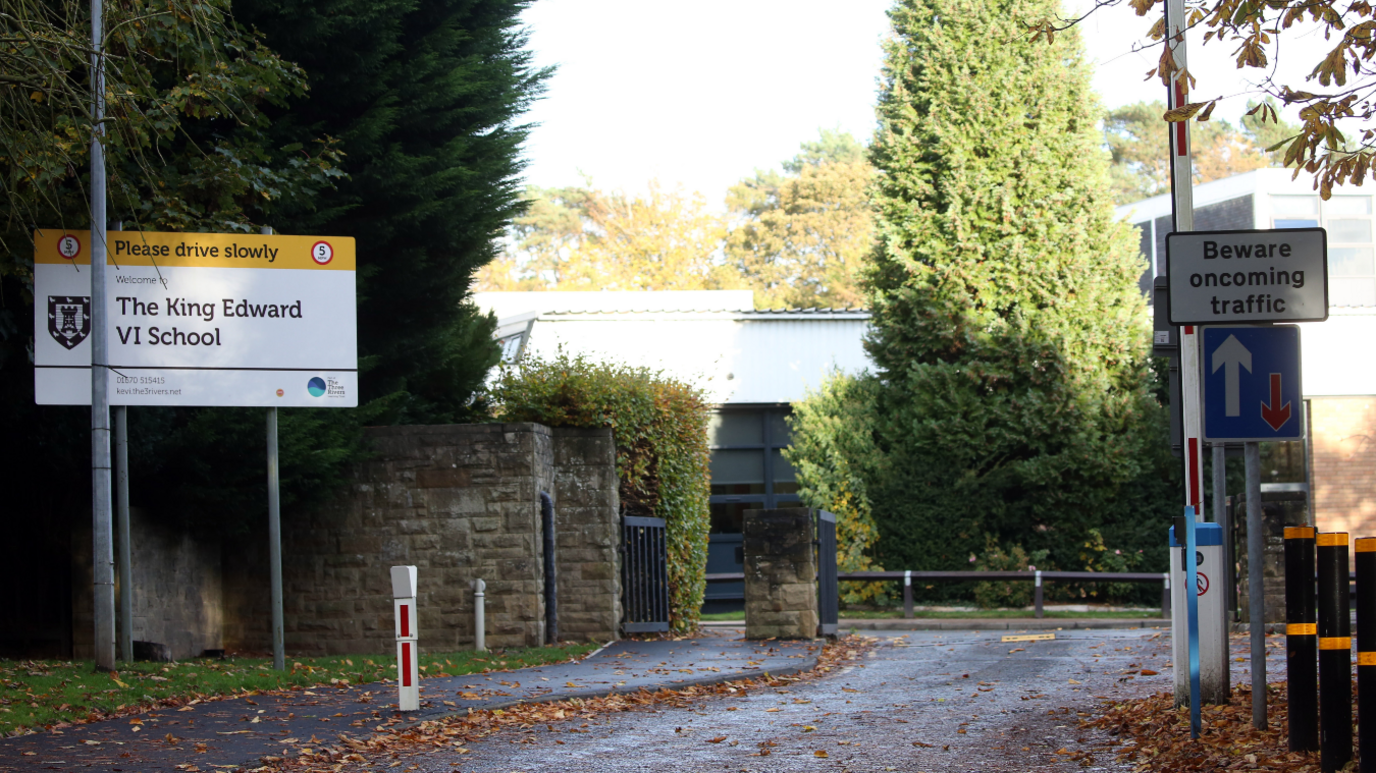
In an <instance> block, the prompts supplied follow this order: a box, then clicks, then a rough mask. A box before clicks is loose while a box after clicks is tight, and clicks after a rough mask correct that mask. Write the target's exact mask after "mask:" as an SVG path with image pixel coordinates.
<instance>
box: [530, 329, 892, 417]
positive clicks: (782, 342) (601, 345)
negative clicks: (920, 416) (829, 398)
mask: <svg viewBox="0 0 1376 773" xmlns="http://www.w3.org/2000/svg"><path fill="white" fill-rule="evenodd" d="M868 320H869V313H868V312H867V311H864V310H860V309H853V310H826V309H819V310H813V309H807V310H801V309H794V310H778V311H749V312H710V311H709V312H640V313H635V312H631V313H627V312H606V313H577V314H561V313H555V314H542V315H540V317H539V319H537V321H536V322H535V324H534V326H533V327H532V328H531V330H530V334H529V335H530V339H529V341H528V342H527V344H526V349H525V350H526V351H527V352H531V353H534V354H536V355H540V356H547V357H548V356H553V355H555V354H556V353H558V352H559V351H560V350H561V349H562V351H564V352H567V353H570V354H584V355H587V356H589V357H592V358H595V359H599V360H606V361H612V362H621V363H626V364H628V365H637V366H645V367H649V368H653V369H656V370H662V371H664V372H665V373H667V374H670V375H673V376H675V377H676V378H679V379H681V380H684V381H687V382H689V383H693V384H696V385H697V386H699V387H701V388H702V389H703V390H704V391H705V392H706V393H707V396H708V399H709V400H710V401H711V402H714V403H724V404H730V403H737V404H739V403H791V402H795V401H797V400H801V399H802V398H803V397H804V396H805V395H806V394H807V392H808V390H810V389H816V388H817V387H818V386H819V385H821V383H822V382H823V380H825V379H826V378H827V376H829V375H830V374H831V373H832V372H834V371H837V370H840V371H845V372H850V373H855V372H859V371H861V370H865V369H867V368H870V367H872V365H871V363H870V361H869V358H868V357H867V356H866V354H865V351H864V345H863V339H864V335H865V333H866V332H867V330H868V329H869V321H868Z"/></svg>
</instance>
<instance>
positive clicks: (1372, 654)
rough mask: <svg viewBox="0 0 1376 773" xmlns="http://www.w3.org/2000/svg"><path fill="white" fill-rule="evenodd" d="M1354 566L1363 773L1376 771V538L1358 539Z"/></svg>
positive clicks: (1358, 699)
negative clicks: (1355, 573)
mask: <svg viewBox="0 0 1376 773" xmlns="http://www.w3.org/2000/svg"><path fill="white" fill-rule="evenodd" d="M1353 547H1354V549H1355V552H1356V555H1355V556H1353V557H1352V563H1354V564H1355V565H1356V566H1355V567H1354V568H1355V569H1356V570H1357V750H1358V751H1359V752H1361V754H1362V761H1361V770H1362V773H1373V771H1376V538H1372V537H1358V538H1357V540H1356V541H1355V543H1354V545H1353Z"/></svg>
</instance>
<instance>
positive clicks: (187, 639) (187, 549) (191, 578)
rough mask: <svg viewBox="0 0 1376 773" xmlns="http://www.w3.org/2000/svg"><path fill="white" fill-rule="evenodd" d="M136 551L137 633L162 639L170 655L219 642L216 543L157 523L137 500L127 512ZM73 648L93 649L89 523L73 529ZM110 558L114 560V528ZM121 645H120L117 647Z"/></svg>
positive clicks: (83, 654)
mask: <svg viewBox="0 0 1376 773" xmlns="http://www.w3.org/2000/svg"><path fill="white" fill-rule="evenodd" d="M129 532H130V536H131V539H130V546H131V549H132V552H133V555H132V556H131V560H130V568H131V571H132V573H133V583H132V587H133V598H132V599H131V602H132V606H133V613H134V614H133V631H134V641H142V642H154V643H157V644H162V645H164V646H165V647H167V652H168V654H170V655H171V657H172V658H173V659H174V660H185V659H187V658H194V657H199V656H200V655H201V653H203V652H204V651H206V650H214V649H220V648H221V647H222V644H221V642H222V632H223V616H222V606H221V598H222V596H221V573H220V544H219V542H218V541H217V540H213V539H209V538H205V537H201V538H195V537H192V536H191V535H190V534H187V533H186V532H184V531H182V530H180V529H177V528H175V527H172V526H168V525H165V524H162V523H158V522H157V521H155V520H153V519H152V518H150V517H149V516H148V514H146V513H144V512H143V511H142V510H140V509H138V508H131V509H130V513H129ZM72 548H73V551H72V552H73V557H74V560H73V562H72V568H73V571H74V577H73V582H72V590H73V599H72V609H73V615H72V617H73V621H74V625H73V629H72V650H73V653H72V656H73V657H77V658H90V657H93V656H94V654H95V649H94V643H93V642H94V637H95V630H94V619H93V612H92V607H93V601H92V592H91V528H90V526H89V524H87V525H85V526H84V528H80V529H75V530H74V531H73V545H72ZM115 561H116V564H118V561H119V552H118V534H116V553H115ZM115 593H116V596H115V599H116V601H115V609H116V617H117V620H116V628H115V632H116V642H118V641H119V639H118V634H119V625H118V614H119V600H118V599H119V595H118V594H119V573H118V571H116V574H115ZM117 652H118V650H117Z"/></svg>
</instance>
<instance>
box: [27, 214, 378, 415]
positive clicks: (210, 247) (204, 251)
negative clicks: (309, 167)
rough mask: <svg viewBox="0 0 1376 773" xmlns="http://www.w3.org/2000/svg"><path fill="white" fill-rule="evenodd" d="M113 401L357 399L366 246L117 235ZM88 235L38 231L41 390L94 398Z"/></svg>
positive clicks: (59, 401) (85, 401)
mask: <svg viewBox="0 0 1376 773" xmlns="http://www.w3.org/2000/svg"><path fill="white" fill-rule="evenodd" d="M105 236H106V239H107V242H106V252H107V255H108V266H109V268H108V269H107V271H108V273H107V274H106V276H107V280H106V309H107V313H108V315H109V316H108V319H107V330H108V334H107V335H108V339H109V357H110V363H109V365H110V370H109V373H110V386H109V394H110V403H111V404H112V405H165V406H258V407H271V406H279V407H318V408H352V407H356V406H357V405H358V341H357V329H358V326H357V315H356V307H355V289H354V273H355V255H354V240H353V239H352V238H347V237H317V236H281V235H270V236H266V235H265V236H260V235H256V234H199V233H159V232H147V231H144V232H138V231H109V232H107V233H106V234H105ZM91 238H92V235H91V234H90V233H89V232H86V231H61V230H46V231H38V232H36V233H35V234H34V245H35V253H34V396H35V401H36V402H37V403H39V404H40V405H90V403H91V342H90V334H91V272H90V256H91V250H90V244H91V242H90V240H91Z"/></svg>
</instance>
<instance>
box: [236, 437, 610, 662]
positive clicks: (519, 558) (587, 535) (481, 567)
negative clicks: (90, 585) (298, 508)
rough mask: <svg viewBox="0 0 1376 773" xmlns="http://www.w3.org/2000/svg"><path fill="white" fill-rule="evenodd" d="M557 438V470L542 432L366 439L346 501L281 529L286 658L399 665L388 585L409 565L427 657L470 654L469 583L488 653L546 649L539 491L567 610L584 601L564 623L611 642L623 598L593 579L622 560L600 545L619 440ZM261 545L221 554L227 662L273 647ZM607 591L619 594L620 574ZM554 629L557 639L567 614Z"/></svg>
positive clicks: (289, 520) (551, 443) (290, 519)
mask: <svg viewBox="0 0 1376 773" xmlns="http://www.w3.org/2000/svg"><path fill="white" fill-rule="evenodd" d="M559 434H560V436H561V437H567V438H568V445H570V446H571V448H569V449H568V450H565V451H563V452H560V453H558V454H557V453H556V447H557V446H558V445H560V444H559V443H557V442H556V436H555V432H554V431H552V430H550V429H549V428H547V427H543V426H540V425H537V424H483V425H448V426H430V427H423V426H407V427H382V428H374V429H370V430H368V437H369V439H370V440H371V442H372V444H373V447H374V450H375V455H374V458H373V460H372V461H369V462H366V463H364V464H361V465H360V466H359V467H358V468H357V469H356V470H355V472H354V475H353V478H352V480H351V483H350V488H349V491H348V492H347V493H345V494H342V495H341V496H340V497H338V498H337V499H336V500H334V501H333V502H331V503H330V504H328V505H327V506H325V507H322V508H320V509H319V510H318V511H316V512H314V513H310V514H304V513H303V514H300V515H294V514H288V515H284V517H283V535H282V543H283V544H282V554H283V584H284V612H285V621H286V647H287V651H288V652H289V653H292V654H296V653H300V654H344V653H368V652H388V651H390V650H391V649H392V647H393V623H392V614H393V611H392V599H391V590H390V581H389V576H388V569H389V567H391V566H393V565H403V564H414V565H415V566H416V567H417V568H418V585H419V596H418V598H417V617H418V620H417V628H418V631H419V635H420V642H421V646H422V647H424V648H425V649H427V650H430V651H442V650H458V649H467V648H470V647H472V646H473V639H474V631H473V594H472V591H471V589H470V583H471V581H472V580H474V579H478V578H481V579H483V580H484V581H486V583H487V596H486V603H487V607H486V622H487V631H486V636H487V644H488V646H489V647H521V646H539V645H541V644H543V643H544V642H545V619H544V576H543V545H542V539H543V536H542V535H543V529H542V526H541V520H540V500H539V495H540V492H541V491H546V492H550V493H551V494H552V495H553V498H554V503H555V514H556V534H559V537H560V543H559V554H558V555H557V556H556V565H557V566H558V567H559V569H560V570H561V571H562V574H563V575H564V576H565V577H566V578H568V580H567V581H568V582H570V583H572V584H571V585H570V590H569V591H568V592H567V593H566V594H564V597H565V598H570V597H577V599H578V600H577V601H574V600H572V599H570V601H568V602H566V603H567V605H568V606H567V607H564V608H567V609H568V610H569V613H570V614H571V615H572V618H571V619H570V622H571V623H572V624H573V627H572V628H571V629H569V630H570V631H577V632H579V633H580V634H581V633H583V631H584V630H585V631H586V632H587V633H588V635H594V634H595V635H596V636H597V637H598V638H613V637H614V636H615V632H616V626H615V624H613V625H611V626H610V628H608V627H607V626H605V625H604V623H605V622H606V620H607V619H608V616H609V615H611V617H612V618H613V619H615V620H617V621H619V611H617V610H616V609H615V607H616V605H617V604H619V597H616V596H615V593H616V588H615V586H608V585H607V584H606V582H605V578H598V577H597V576H595V575H597V573H598V571H599V570H597V569H595V568H590V567H587V566H585V564H591V563H595V562H596V561H597V560H605V559H607V558H613V559H614V557H615V550H614V548H615V544H616V543H615V541H614V540H612V542H611V545H612V550H611V553H608V551H607V548H606V544H605V543H606V541H607V540H606V536H605V535H606V533H607V531H608V530H609V529H610V530H612V531H614V530H615V524H616V523H617V512H616V498H615V483H614V482H615V459H614V455H613V453H614V452H612V451H611V439H610V438H611V433H610V431H609V430H560V431H559ZM602 441H604V442H602ZM556 457H558V458H560V459H563V460H564V461H565V462H566V465H567V469H564V468H563V467H561V466H560V465H559V464H558V463H557V461H556ZM608 481H610V482H611V485H610V489H609V488H608ZM608 491H610V493H608ZM564 499H567V500H568V502H567V503H564V502H561V500H564ZM566 504H567V510H568V512H567V513H565V509H566V507H565V505H566ZM565 521H567V524H568V525H567V528H566V529H564V531H565V533H563V534H560V533H559V532H560V527H559V526H558V524H561V523H564V522H565ZM598 524H602V525H601V526H599V525H598ZM607 524H610V525H609V526H608V525H607ZM260 542H263V540H262V539H261V537H256V538H255V540H254V543H253V544H250V545H243V546H234V547H233V548H231V549H227V551H226V554H225V558H224V571H225V592H224V595H225V608H226V613H225V618H226V624H225V646H226V647H229V648H232V649H242V650H265V649H267V648H268V647H269V646H270V638H269V637H270V620H271V616H270V612H269V609H268V588H267V568H266V561H265V559H266V553H267V551H266V545H265V544H263V545H259V544H257V543H260ZM566 552H567V556H566V555H565V553H566ZM575 557H576V560H575ZM600 571H601V572H602V573H603V574H606V573H607V570H605V569H603V570H600ZM611 575H612V579H613V581H614V580H615V577H616V575H617V573H616V568H615V566H613V567H612V569H611ZM589 582H601V583H602V584H601V585H598V586H597V587H596V588H594V587H592V586H591V585H589V584H588V583H589ZM564 583H565V580H562V579H561V580H560V585H561V586H563V585H564ZM609 592H610V595H611V596H613V597H615V599H616V600H612V599H610V598H608V594H609ZM561 606H562V605H561ZM609 610H610V611H609ZM560 619H561V627H562V621H563V620H564V619H565V618H564V613H563V611H562V609H561V614H560ZM580 629H582V630H580ZM565 638H569V637H568V636H566V637H565Z"/></svg>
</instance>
